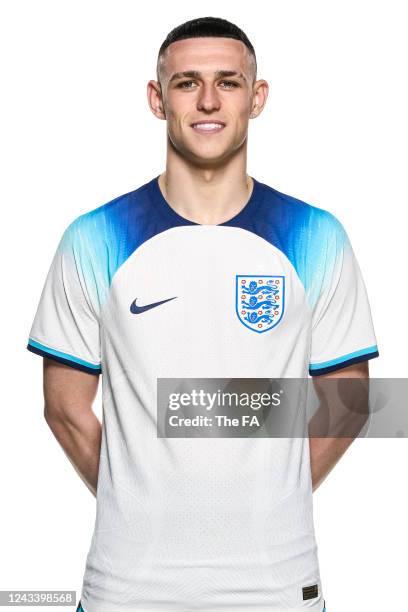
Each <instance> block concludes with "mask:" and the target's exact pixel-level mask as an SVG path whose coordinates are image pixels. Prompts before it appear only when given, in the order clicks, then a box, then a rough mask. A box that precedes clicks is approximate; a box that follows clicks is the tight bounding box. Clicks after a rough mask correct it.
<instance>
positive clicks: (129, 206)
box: [62, 184, 149, 247]
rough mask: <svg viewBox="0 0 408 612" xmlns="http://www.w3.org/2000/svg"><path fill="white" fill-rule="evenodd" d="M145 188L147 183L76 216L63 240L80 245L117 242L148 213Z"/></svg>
mask: <svg viewBox="0 0 408 612" xmlns="http://www.w3.org/2000/svg"><path fill="white" fill-rule="evenodd" d="M146 188H147V184H144V185H142V186H140V187H138V188H137V189H134V190H132V191H129V192H127V193H124V194H122V195H119V196H117V197H115V198H113V199H112V200H109V201H108V202H105V203H104V204H101V205H99V206H97V207H95V208H93V209H91V210H89V211H87V212H85V213H82V214H81V215H79V216H78V217H75V218H74V219H73V220H72V221H71V223H70V224H69V225H68V226H67V227H66V229H65V230H64V233H63V239H62V240H63V243H64V244H65V245H68V244H70V245H72V246H74V245H75V246H77V247H81V246H84V244H88V245H89V244H97V243H100V242H101V241H102V242H109V243H110V242H115V241H116V240H117V238H118V236H119V237H120V235H121V234H123V232H125V231H126V228H129V227H131V225H132V223H133V222H137V221H138V218H140V217H141V216H143V215H145V214H147V212H148V205H149V199H148V197H147V189H146Z"/></svg>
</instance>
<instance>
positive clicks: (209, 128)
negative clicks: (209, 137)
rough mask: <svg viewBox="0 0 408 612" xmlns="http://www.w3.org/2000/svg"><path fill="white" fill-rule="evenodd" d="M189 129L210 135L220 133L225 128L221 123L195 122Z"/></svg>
mask: <svg viewBox="0 0 408 612" xmlns="http://www.w3.org/2000/svg"><path fill="white" fill-rule="evenodd" d="M191 127H192V128H193V129H194V130H196V132H201V133H203V134H211V133H214V132H220V131H221V130H222V129H223V128H224V127H225V123H223V122H222V121H197V122H196V123H192V124H191Z"/></svg>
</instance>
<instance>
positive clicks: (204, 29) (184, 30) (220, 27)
mask: <svg viewBox="0 0 408 612" xmlns="http://www.w3.org/2000/svg"><path fill="white" fill-rule="evenodd" d="M207 36H213V37H217V38H235V39H236V40H240V41H241V42H243V43H244V45H245V46H246V48H247V49H248V51H249V53H250V54H251V56H252V58H253V61H254V66H255V72H254V79H255V78H256V71H257V62H256V55H255V49H254V47H253V46H252V44H251V42H250V40H249V38H248V36H247V35H246V34H245V32H244V31H243V30H241V28H239V27H238V26H236V25H235V24H234V23H231V22H230V21H227V20H226V19H221V18H220V17H198V18H197V19H191V20H190V21H186V22H185V23H182V24H181V25H179V26H177V27H175V28H173V30H171V32H169V34H167V36H166V38H165V40H164V41H163V42H162V44H161V47H160V49H159V53H158V56H157V64H156V72H157V80H159V66H160V62H161V60H162V58H163V55H164V53H165V51H166V49H167V47H168V46H169V45H171V43H173V42H176V41H177V40H183V39H185V38H203V37H207Z"/></svg>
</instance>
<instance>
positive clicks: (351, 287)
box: [309, 216, 379, 377]
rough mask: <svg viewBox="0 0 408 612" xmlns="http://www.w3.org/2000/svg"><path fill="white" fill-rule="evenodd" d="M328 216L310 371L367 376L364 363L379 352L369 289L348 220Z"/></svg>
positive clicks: (344, 375) (324, 373) (312, 335)
mask: <svg viewBox="0 0 408 612" xmlns="http://www.w3.org/2000/svg"><path fill="white" fill-rule="evenodd" d="M329 220H330V228H329V230H328V232H327V237H326V239H325V245H326V246H325V248H324V249H323V250H322V252H323V254H324V257H322V259H321V261H319V262H318V263H319V269H321V270H323V271H324V272H323V275H322V282H321V285H320V287H319V289H320V290H319V295H318V299H317V301H316V303H315V304H314V308H313V314H312V331H311V350H310V361H309V373H310V375H311V376H313V377H320V376H322V375H323V376H324V375H326V374H332V375H333V374H334V372H336V373H337V372H339V374H338V377H354V376H355V377H364V376H365V377H366V376H367V374H366V372H367V371H368V370H367V365H360V364H366V363H367V361H368V360H369V359H373V358H375V357H378V355H379V351H378V347H377V340H376V336H375V332H374V326H373V321H372V316H371V309H370V305H369V300H368V295H367V290H366V287H365V284H364V281H363V277H362V274H361V270H360V267H359V265H358V262H357V259H356V257H355V254H354V251H353V249H352V246H351V243H350V240H349V238H348V236H347V234H346V232H345V230H344V228H343V226H342V225H341V223H340V222H339V221H338V220H337V219H336V218H335V217H333V216H331V217H329ZM319 278H320V276H319ZM342 371H343V372H342ZM332 377H333V376H332Z"/></svg>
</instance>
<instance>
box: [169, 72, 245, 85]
mask: <svg viewBox="0 0 408 612" xmlns="http://www.w3.org/2000/svg"><path fill="white" fill-rule="evenodd" d="M214 74H215V78H216V79H220V78H223V77H232V76H235V77H237V78H238V79H244V80H245V77H244V75H243V74H242V72H236V71H235V70H216V72H215V73H214ZM184 77H191V78H193V79H199V78H201V72H200V71H199V70H185V71H184V72H175V73H174V74H173V75H172V76H171V78H170V79H169V83H171V82H172V81H176V80H177V79H182V78H184Z"/></svg>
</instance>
